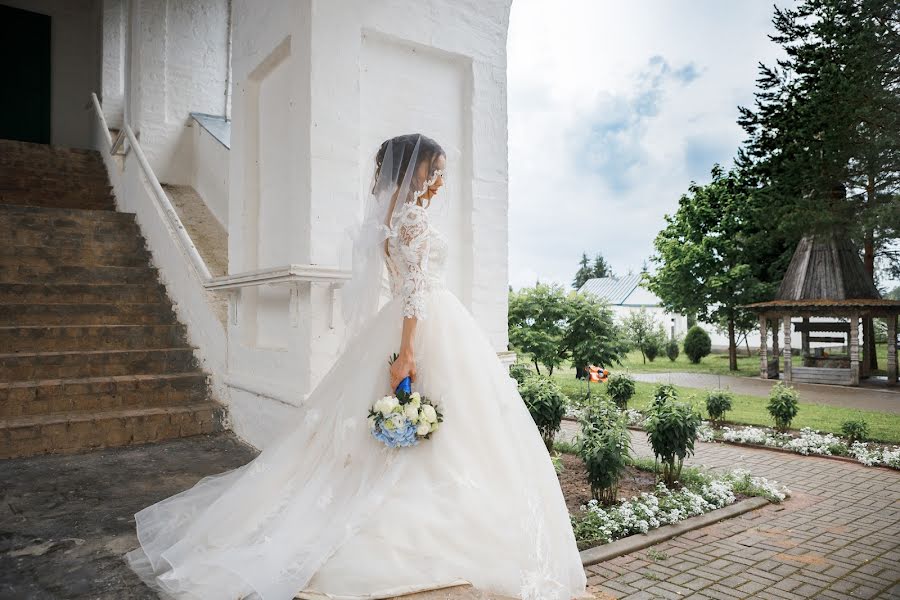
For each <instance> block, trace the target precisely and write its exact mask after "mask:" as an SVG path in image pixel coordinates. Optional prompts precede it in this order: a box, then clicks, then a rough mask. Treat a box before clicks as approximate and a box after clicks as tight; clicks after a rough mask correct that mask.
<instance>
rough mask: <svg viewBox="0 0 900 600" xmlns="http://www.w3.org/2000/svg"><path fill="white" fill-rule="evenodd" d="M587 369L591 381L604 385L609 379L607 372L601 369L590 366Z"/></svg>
mask: <svg viewBox="0 0 900 600" xmlns="http://www.w3.org/2000/svg"><path fill="white" fill-rule="evenodd" d="M587 369H588V373H589V374H590V380H591V381H596V382H599V383H605V382H606V380H607V379H608V378H609V371H607V370H606V369H604V368H603V367H595V366H594V365H590V366H589V367H588V368H587Z"/></svg>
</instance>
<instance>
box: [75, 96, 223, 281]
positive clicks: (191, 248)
mask: <svg viewBox="0 0 900 600" xmlns="http://www.w3.org/2000/svg"><path fill="white" fill-rule="evenodd" d="M91 103H92V104H93V105H94V111H95V112H96V113H97V118H98V119H99V120H100V125H101V126H102V127H103V131H104V132H105V133H106V142H107V144H109V147H110V148H112V146H113V139H112V136H111V135H110V134H109V127H108V126H107V124H106V117H105V116H103V108H102V107H101V106H100V100H99V99H98V98H97V94H95V93H93V92H91ZM122 129H123V131H124V132H125V136H126V137H127V138H128V142H129V143H130V144H131V149H132V150H133V151H134V156H135V158H137V161H138V164H139V165H140V166H141V170H143V171H144V177H146V178H147V182H148V183H149V184H150V189H152V190H153V196H154V197H155V198H156V202H157V204H158V205H159V207H160V208H162V210H163V213H165V215H166V218H168V220H169V224H170V225H171V226H172V227H173V228H174V229H175V235H176V236H177V237H178V241H179V242H181V245H182V247H183V248H184V250H185V251H186V252H187V254H188V256H189V257H190V259H191V263H192V264H193V265H194V268H195V269H196V270H197V273H198V274H199V275H200V279H201V280H203V281H204V282H206V281H209V280H210V279H212V275H211V274H210V272H209V268H207V266H206V262H204V260H203V257H202V256H200V252H199V251H197V247H196V246H195V245H194V242H193V241H192V240H191V236H190V235H188V232H187V229H185V227H184V223H182V222H181V218H180V217H179V216H178V213H177V212H175V208H173V207H172V202H170V201H169V197H168V196H167V195H166V192H165V191H164V190H163V189H162V186H161V185H160V183H159V179H157V178H156V173H154V172H153V168H152V167H151V166H150V161H148V160H147V157H146V156H145V155H144V151H143V149H142V148H141V144H140V143H139V142H138V139H137V136H136V135H134V131H132V130H131V126H130V125H128V123H124V124H123V125H122ZM120 137H121V136H120Z"/></svg>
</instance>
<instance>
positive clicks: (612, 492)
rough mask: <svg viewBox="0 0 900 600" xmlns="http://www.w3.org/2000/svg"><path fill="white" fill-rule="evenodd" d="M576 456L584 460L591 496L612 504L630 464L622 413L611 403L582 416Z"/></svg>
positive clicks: (603, 402)
mask: <svg viewBox="0 0 900 600" xmlns="http://www.w3.org/2000/svg"><path fill="white" fill-rule="evenodd" d="M580 421H581V436H580V438H579V441H578V455H579V456H580V457H581V459H582V460H583V461H584V465H585V467H586V468H587V472H588V481H589V482H590V484H591V495H592V496H593V497H594V498H595V499H596V500H597V501H598V502H602V503H604V504H614V503H615V502H616V499H617V498H616V496H617V494H618V491H619V481H621V479H622V476H623V475H624V474H625V468H626V467H627V466H628V464H629V463H630V461H631V438H630V436H629V435H628V427H627V423H626V420H625V416H624V414H623V413H622V412H621V411H620V410H619V409H617V408H616V406H615V405H614V404H613V403H612V402H605V401H601V402H599V403H597V404H595V405H593V406H591V407H590V408H589V409H588V410H586V411H585V412H584V413H582V416H581V418H580Z"/></svg>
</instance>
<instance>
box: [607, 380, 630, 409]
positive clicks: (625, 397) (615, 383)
mask: <svg viewBox="0 0 900 600" xmlns="http://www.w3.org/2000/svg"><path fill="white" fill-rule="evenodd" d="M634 392H635V386H634V379H632V378H631V377H630V376H628V375H626V374H624V373H615V374H613V375H610V376H609V377H608V378H607V380H606V395H607V396H609V397H610V399H611V400H612V401H613V402H614V403H615V404H616V406H618V407H619V408H620V409H621V410H625V409H626V408H628V401H629V400H631V398H632V397H633V396H634Z"/></svg>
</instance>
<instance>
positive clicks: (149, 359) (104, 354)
mask: <svg viewBox="0 0 900 600" xmlns="http://www.w3.org/2000/svg"><path fill="white" fill-rule="evenodd" d="M197 368H198V365H197V360H196V358H195V357H194V349H193V348H191V347H188V346H185V347H181V348H147V349H138V350H71V351H67V352H18V353H13V354H0V381H4V382H13V381H28V380H42V379H67V378H73V377H112V376H119V375H129V374H133V373H142V374H161V373H186V372H188V371H196V370H197Z"/></svg>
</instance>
